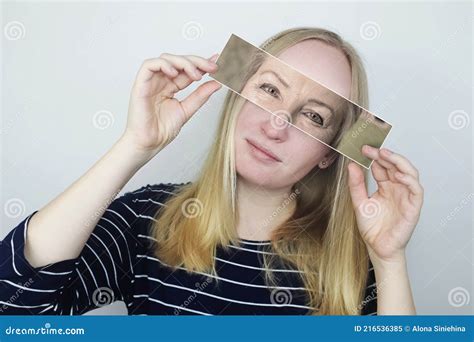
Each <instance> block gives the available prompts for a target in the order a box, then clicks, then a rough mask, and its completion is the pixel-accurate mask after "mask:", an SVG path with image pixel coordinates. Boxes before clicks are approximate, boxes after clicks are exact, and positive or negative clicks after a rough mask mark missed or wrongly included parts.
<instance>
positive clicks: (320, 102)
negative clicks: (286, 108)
mask: <svg viewBox="0 0 474 342" xmlns="http://www.w3.org/2000/svg"><path fill="white" fill-rule="evenodd" d="M308 103H315V104H317V105H319V106H322V107H326V108H327V109H329V111H330V112H331V115H332V116H334V115H335V114H334V109H333V108H332V107H331V106H329V105H328V104H327V103H324V102H322V101H321V100H318V99H309V100H308Z"/></svg>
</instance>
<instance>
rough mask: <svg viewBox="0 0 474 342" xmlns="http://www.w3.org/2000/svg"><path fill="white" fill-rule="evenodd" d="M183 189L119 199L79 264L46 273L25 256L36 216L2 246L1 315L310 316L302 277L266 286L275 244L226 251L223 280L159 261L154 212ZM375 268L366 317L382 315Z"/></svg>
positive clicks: (165, 187)
mask: <svg viewBox="0 0 474 342" xmlns="http://www.w3.org/2000/svg"><path fill="white" fill-rule="evenodd" d="M183 184H184V183H181V184H171V183H167V184H163V183H160V184H154V185H150V184H147V185H146V186H143V187H141V188H139V189H137V190H135V191H131V192H127V193H125V194H124V195H122V196H120V197H118V198H116V199H115V200H114V201H113V202H112V203H111V204H110V205H109V207H108V208H107V209H106V210H105V212H104V214H103V215H102V217H101V218H100V220H99V221H98V223H97V225H96V227H94V229H93V231H92V233H91V235H90V237H89V239H88V240H87V242H86V244H85V246H84V248H83V250H82V251H81V253H80V255H79V256H78V257H77V258H74V259H68V260H63V261H60V262H55V263H52V264H48V265H46V266H42V267H33V266H31V265H30V264H29V263H28V261H27V260H26V258H25V256H24V242H25V238H26V233H27V229H28V221H29V219H30V218H31V217H32V216H33V215H34V214H35V213H36V212H37V211H34V212H32V213H31V214H30V215H28V216H27V217H26V218H24V219H23V221H22V222H20V223H19V224H18V225H17V226H16V227H15V228H14V229H13V230H12V231H11V232H10V233H9V234H8V235H7V236H6V237H5V238H4V239H3V241H1V243H0V263H1V264H0V314H9V315H27V314H47V315H78V314H84V313H85V312H87V311H90V310H92V309H95V308H98V307H101V306H104V305H107V304H110V303H112V302H114V301H116V300H120V301H123V302H125V304H126V307H127V310H128V314H129V315H193V314H197V315H304V314H307V313H308V312H309V310H310V309H311V308H310V307H308V306H307V303H306V299H307V297H306V296H307V293H306V291H305V288H304V285H303V282H302V280H301V274H300V271H298V270H295V269H290V268H288V267H286V268H285V267H282V268H279V269H273V272H274V274H275V276H276V278H277V279H278V282H277V284H278V286H272V285H270V284H267V283H266V282H265V277H264V274H265V268H264V265H263V262H262V256H263V255H264V254H266V253H272V250H271V243H270V242H269V241H251V240H244V239H240V241H239V242H240V243H239V244H238V245H229V246H228V248H222V247H219V248H218V250H217V253H216V257H215V263H216V271H217V274H216V275H211V274H208V273H198V272H188V271H187V270H186V269H184V268H177V269H172V268H170V267H169V266H168V265H166V264H165V263H164V262H163V261H162V260H159V259H157V258H156V257H155V256H153V253H152V249H151V243H152V242H153V237H152V236H151V232H150V224H151V223H153V221H154V220H155V219H154V214H155V213H156V211H157V210H158V209H159V208H160V207H162V206H166V204H165V202H166V200H167V198H169V197H170V196H174V195H176V190H177V189H178V188H177V187H179V186H181V185H183ZM52 238H54V237H52ZM369 267H370V268H369V276H368V279H367V287H366V293H365V296H364V300H363V301H362V302H361V308H362V311H361V314H362V315H376V314H377V297H376V284H375V275H374V270H373V267H372V265H371V264H369Z"/></svg>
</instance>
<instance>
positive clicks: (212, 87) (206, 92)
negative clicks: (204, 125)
mask: <svg viewBox="0 0 474 342" xmlns="http://www.w3.org/2000/svg"><path fill="white" fill-rule="evenodd" d="M221 87H222V85H221V84H220V83H219V82H216V81H207V82H206V83H203V84H201V85H200V86H199V87H197V88H196V90H194V91H193V92H192V93H191V94H189V95H188V96H187V97H186V98H185V99H184V100H183V101H181V106H182V108H183V112H184V114H185V117H186V121H188V120H189V119H190V118H191V116H192V115H193V114H194V113H196V111H197V110H198V109H199V108H201V106H202V105H203V104H204V103H205V102H206V101H207V100H208V99H209V97H210V96H211V95H212V94H213V93H214V92H216V91H217V90H219V89H220V88H221ZM186 121H185V122H186Z"/></svg>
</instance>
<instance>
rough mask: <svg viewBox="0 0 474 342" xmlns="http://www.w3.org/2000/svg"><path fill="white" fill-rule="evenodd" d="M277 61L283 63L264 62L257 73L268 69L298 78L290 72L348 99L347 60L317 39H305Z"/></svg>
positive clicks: (271, 60)
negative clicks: (300, 74)
mask: <svg viewBox="0 0 474 342" xmlns="http://www.w3.org/2000/svg"><path fill="white" fill-rule="evenodd" d="M277 57H278V59H280V60H281V61H283V62H284V63H281V62H279V61H278V60H276V59H274V58H267V59H266V60H265V62H264V63H263V65H262V68H261V69H260V70H262V69H263V68H264V67H268V68H271V69H272V70H274V71H280V72H281V73H282V75H287V76H288V77H292V78H294V77H299V76H297V75H298V74H299V73H295V72H294V70H293V69H292V68H294V69H296V70H298V71H299V72H300V73H303V74H304V75H306V76H307V77H309V78H310V79H312V80H315V81H317V82H319V83H321V84H322V85H324V86H326V87H328V88H330V89H332V90H334V91H335V92H336V93H339V94H341V95H342V96H344V97H346V98H349V97H350V89H351V78H352V76H351V68H350V65H349V62H348V61H347V58H346V57H345V56H344V54H343V53H342V52H341V51H339V50H338V49H336V48H334V47H332V46H329V45H327V44H326V43H324V42H321V41H319V40H317V39H307V40H304V41H302V42H299V43H297V44H295V45H293V46H290V47H289V48H287V49H285V50H283V51H282V52H281V53H280V54H279V55H278V56H277ZM285 63H286V64H288V65H290V66H291V67H292V68H290V67H288V66H287V65H285ZM299 80H300V79H299Z"/></svg>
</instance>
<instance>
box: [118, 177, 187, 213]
mask: <svg viewBox="0 0 474 342" xmlns="http://www.w3.org/2000/svg"><path fill="white" fill-rule="evenodd" d="M191 184H192V182H186V183H156V184H147V185H144V186H142V187H140V188H137V189H135V190H130V191H127V192H125V193H124V195H123V196H122V197H121V198H122V199H123V201H124V202H125V203H127V204H129V205H130V206H132V207H133V208H134V209H136V210H138V211H140V212H142V211H144V210H147V209H150V208H155V207H157V206H158V207H161V206H164V205H165V202H166V201H167V200H168V199H170V198H171V197H172V196H176V195H177V194H178V192H179V191H180V190H182V189H183V188H185V187H186V186H189V185H191Z"/></svg>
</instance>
